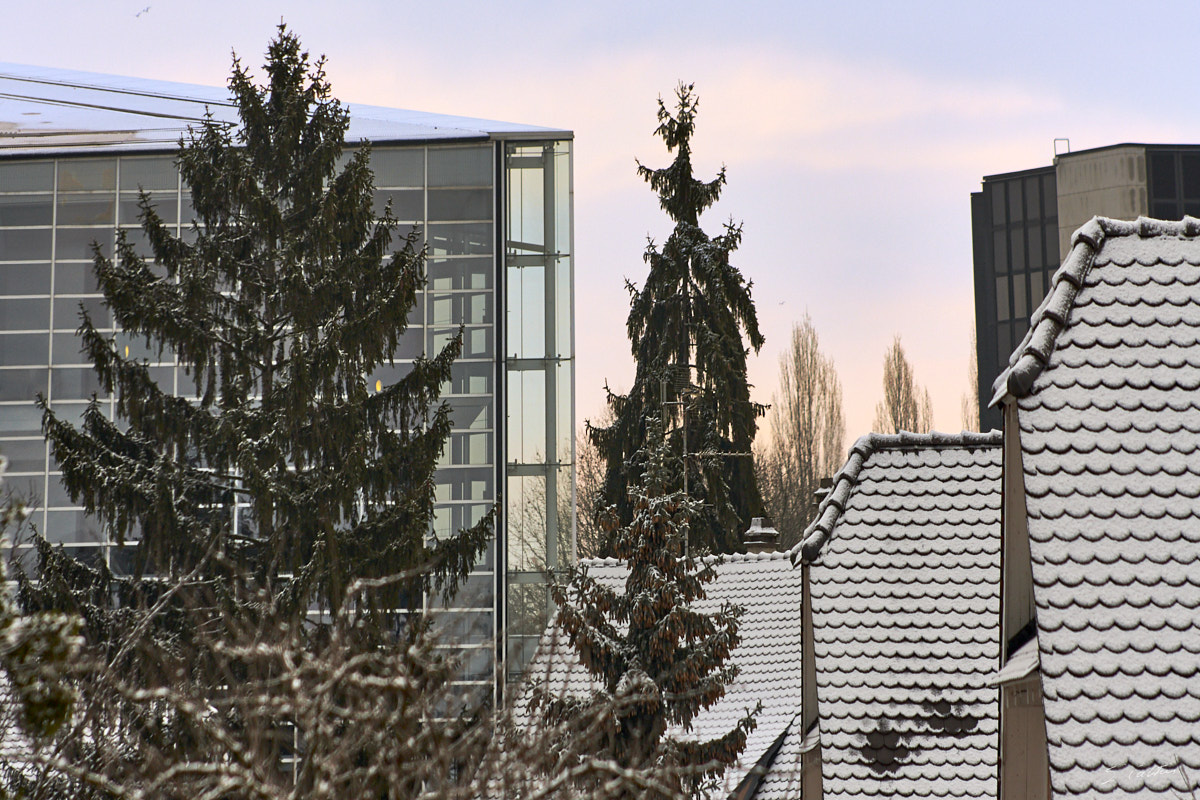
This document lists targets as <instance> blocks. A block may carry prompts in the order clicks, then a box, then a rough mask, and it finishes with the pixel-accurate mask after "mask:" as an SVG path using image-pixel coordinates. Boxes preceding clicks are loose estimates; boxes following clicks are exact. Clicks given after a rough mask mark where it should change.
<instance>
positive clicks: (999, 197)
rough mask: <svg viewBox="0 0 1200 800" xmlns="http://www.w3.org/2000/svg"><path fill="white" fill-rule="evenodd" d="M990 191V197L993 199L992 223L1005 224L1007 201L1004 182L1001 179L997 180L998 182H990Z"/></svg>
mask: <svg viewBox="0 0 1200 800" xmlns="http://www.w3.org/2000/svg"><path fill="white" fill-rule="evenodd" d="M988 191H989V192H990V199H991V203H992V224H993V225H1003V224H1004V203H1005V200H1004V184H1003V183H1002V182H999V181H997V182H996V183H993V184H990V185H989V187H988Z"/></svg>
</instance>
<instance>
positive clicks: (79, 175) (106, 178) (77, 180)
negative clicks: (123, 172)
mask: <svg viewBox="0 0 1200 800" xmlns="http://www.w3.org/2000/svg"><path fill="white" fill-rule="evenodd" d="M94 189H108V190H110V191H116V189H117V160H116V159H115V158H86V159H85V158H64V159H60V160H59V162H58V190H59V191H60V192H78V191H91V190H94Z"/></svg>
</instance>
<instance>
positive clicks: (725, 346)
mask: <svg viewBox="0 0 1200 800" xmlns="http://www.w3.org/2000/svg"><path fill="white" fill-rule="evenodd" d="M676 99H677V103H676V108H675V111H674V113H672V112H671V111H669V110H668V109H667V107H666V105H665V104H664V103H663V101H662V99H661V98H659V101H658V121H659V125H658V128H657V130H656V131H655V133H656V135H658V136H659V137H661V138H662V140H663V142H664V144H666V146H667V150H668V151H669V152H672V153H674V154H675V157H674V160H673V161H672V162H671V165H670V166H668V167H665V168H663V169H651V168H650V167H647V166H645V165H642V164H640V163H639V165H638V174H640V175H641V176H642V178H643V179H645V181H646V182H647V183H648V184H650V188H651V189H653V190H654V191H655V192H656V193H657V194H658V198H659V205H660V206H661V207H662V209H663V211H665V212H666V213H667V216H668V217H670V219H671V221H672V222H674V223H675V227H674V230H673V231H672V232H671V235H670V236H669V237H668V238H667V240H666V241H665V242H664V243H663V245H662V247H661V248H660V247H659V246H657V245H656V244H655V243H654V242H653V241H651V242H650V243H649V244H648V245H647V247H646V252H645V256H644V258H645V260H646V263H647V264H649V266H650V272H649V274H648V275H647V277H646V282H645V284H644V285H643V286H642V288H641V289H637V288H636V287H634V286H633V285H632V284H629V292H630V295H631V303H630V309H629V318H628V321H627V324H626V326H627V331H628V335H629V340H630V343H631V350H632V353H633V357H634V359H635V360H636V362H637V371H636V375H635V377H634V382H633V388H632V389H631V390H630V392H629V394H627V395H617V394H614V393H612V392H610V393H609V396H608V402H609V406H610V407H611V409H612V412H613V417H614V419H613V422H612V424H610V425H608V426H605V427H598V428H597V427H593V428H589V434H590V435H591V437H592V440H593V441H594V442H595V444H596V446H597V447H598V448H599V450H600V452H601V454H602V455H603V457H604V459H605V463H606V464H607V474H606V476H605V482H604V499H605V501H606V502H607V504H611V505H613V506H615V507H616V513H617V519H618V521H619V522H620V523H621V524H628V523H629V522H630V520H631V519H632V518H633V508H632V505H631V504H630V501H629V499H628V497H629V487H630V486H631V485H633V484H635V483H636V482H637V480H638V468H637V467H636V466H635V465H633V464H631V463H629V459H630V457H631V456H632V455H633V454H634V453H636V452H638V451H639V450H640V449H641V448H643V447H644V446H645V445H646V443H647V441H649V438H650V436H651V432H650V430H649V428H648V420H649V418H650V416H651V415H655V416H658V415H662V417H663V418H664V419H666V420H667V422H668V426H669V427H671V428H672V429H673V433H672V434H671V442H672V447H674V448H675V450H676V452H682V448H683V439H684V429H685V428H686V438H687V449H688V452H689V454H691V455H692V457H689V458H688V459H687V461H686V463H685V464H684V469H686V471H687V474H688V478H689V485H688V491H689V494H691V495H692V496H693V497H696V498H698V499H700V500H702V501H703V503H704V505H703V507H702V509H701V510H700V512H699V513H698V515H697V517H696V519H695V520H694V522H693V523H692V526H691V530H692V534H691V537H692V538H691V542H690V543H689V546H691V547H695V548H699V550H700V551H706V550H707V551H711V552H719V553H728V552H733V551H735V550H737V549H739V547H740V544H739V533H740V532H741V531H742V530H744V529H745V527H746V526H747V525H748V524H749V522H750V519H751V517H753V516H756V515H761V513H762V508H763V502H762V496H761V494H760V492H759V489H758V484H757V482H756V479H755V474H754V463H753V459H752V458H750V456H749V454H750V448H751V444H752V443H753V441H754V434H755V430H756V429H757V420H758V418H759V417H760V416H762V414H763V412H764V410H765V409H764V407H763V406H761V405H759V404H757V403H753V402H751V400H750V385H749V383H748V381H747V376H746V358H747V354H748V348H747V347H746V344H745V343H744V341H743V338H742V337H743V335H744V336H745V337H746V340H748V341H749V345H750V349H753V350H754V352H756V353H757V352H758V351H759V349H760V348H761V347H762V345H763V336H762V334H761V333H760V332H759V329H758V315H757V313H756V312H755V309H754V302H753V301H752V300H751V298H750V289H751V282H748V281H747V280H745V278H744V277H743V276H742V273H741V272H740V271H739V270H738V269H737V268H736V267H734V266H733V265H732V264H731V263H730V260H729V259H730V256H731V255H732V254H733V252H734V251H735V250H737V248H738V245H739V244H740V243H741V239H742V228H741V225H737V224H734V223H732V222H730V223H727V224H726V225H725V230H724V232H723V233H721V234H719V235H717V236H714V237H709V236H708V234H706V233H705V232H704V230H703V229H702V228H701V227H700V215H701V213H703V212H704V210H705V209H707V208H709V207H710V206H712V204H713V203H715V202H716V201H717V199H718V198H719V197H720V194H721V189H722V187H723V186H724V185H725V169H724V167H722V169H721V171H720V172H719V173H718V174H717V177H716V178H714V179H713V180H711V181H708V182H704V181H700V180H697V179H696V178H695V177H694V176H693V174H692V148H691V139H692V134H693V133H694V132H695V127H696V107H697V100H696V97H695V95H694V94H693V87H692V85H690V84H688V85H684V84H681V85H680V86H679V87H678V89H677V90H676ZM664 401H665V404H664ZM714 456H715V457H714Z"/></svg>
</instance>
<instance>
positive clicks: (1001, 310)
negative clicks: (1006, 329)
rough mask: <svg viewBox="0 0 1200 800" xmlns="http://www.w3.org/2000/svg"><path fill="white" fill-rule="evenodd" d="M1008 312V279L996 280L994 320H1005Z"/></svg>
mask: <svg viewBox="0 0 1200 800" xmlns="http://www.w3.org/2000/svg"><path fill="white" fill-rule="evenodd" d="M1008 318H1009V312H1008V278H997V279H996V319H998V320H1006V319H1008Z"/></svg>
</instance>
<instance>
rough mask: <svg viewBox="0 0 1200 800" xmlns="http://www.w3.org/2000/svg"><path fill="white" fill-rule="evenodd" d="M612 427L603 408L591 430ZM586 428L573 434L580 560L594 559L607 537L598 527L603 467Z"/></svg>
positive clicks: (601, 528) (601, 527)
mask: <svg viewBox="0 0 1200 800" xmlns="http://www.w3.org/2000/svg"><path fill="white" fill-rule="evenodd" d="M612 423H613V413H612V410H611V409H609V408H608V407H607V406H605V408H604V411H603V412H601V414H600V417H599V418H598V419H597V420H596V423H595V427H598V428H606V427H608V426H610V425H612ZM587 424H590V421H589V423H585V425H584V427H582V428H580V429H579V431H578V432H576V434H575V498H576V500H575V502H576V508H577V510H576V515H575V531H576V543H575V544H576V547H577V549H578V551H579V557H580V558H597V557H599V556H600V555H601V554H602V551H603V549H604V545H605V541H606V536H607V533H606V532H605V530H604V526H603V525H601V524H600V518H601V514H602V512H603V511H604V508H603V506H604V478H605V475H606V473H607V471H608V470H607V464H606V463H605V461H604V456H603V455H602V454H601V453H600V450H599V448H597V447H596V445H595V444H594V443H593V442H592V438H591V437H590V436H588V434H587Z"/></svg>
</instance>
